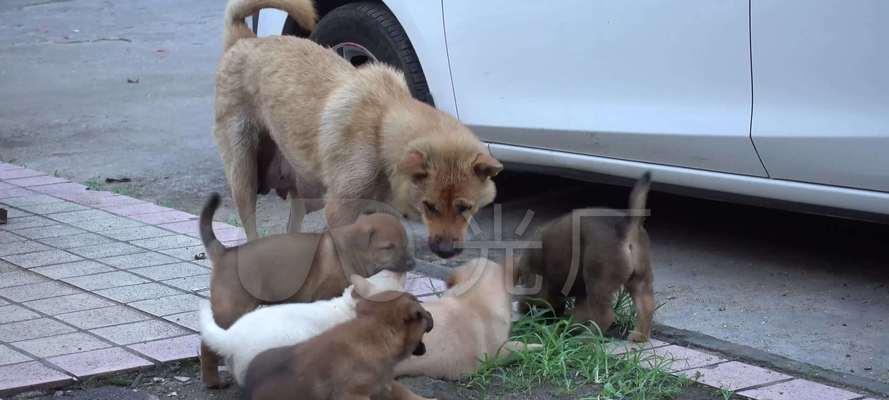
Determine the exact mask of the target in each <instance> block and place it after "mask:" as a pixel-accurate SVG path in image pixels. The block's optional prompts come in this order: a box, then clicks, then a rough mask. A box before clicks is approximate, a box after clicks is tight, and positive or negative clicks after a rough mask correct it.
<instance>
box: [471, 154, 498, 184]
mask: <svg viewBox="0 0 889 400" xmlns="http://www.w3.org/2000/svg"><path fill="white" fill-rule="evenodd" d="M472 170H473V171H474V172H475V174H476V175H478V177H479V178H482V179H486V178H493V177H495V176H497V174H499V173H500V171H503V164H501V163H500V161H497V160H495V159H494V157H491V155H490V154H486V153H478V155H476V156H475V161H473V162H472Z"/></svg>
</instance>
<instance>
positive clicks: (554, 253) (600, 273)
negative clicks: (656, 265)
mask: <svg viewBox="0 0 889 400" xmlns="http://www.w3.org/2000/svg"><path fill="white" fill-rule="evenodd" d="M650 186H651V174H650V173H648V172H646V173H645V174H644V175H642V177H641V178H640V179H639V180H638V181H637V182H636V185H635V186H633V190H632V192H631V193H630V211H629V212H625V211H619V210H612V209H607V208H590V209H583V210H574V211H573V212H572V213H571V214H568V215H566V216H564V217H561V218H559V219H557V220H555V221H554V222H551V223H549V224H547V225H546V226H544V227H542V228H541V229H540V230H539V231H538V234H539V236H540V240H541V241H542V242H543V248H542V249H532V250H529V251H528V253H527V254H526V255H525V256H524V257H522V259H521V261H520V262H519V271H521V272H522V274H523V275H524V276H525V277H528V276H530V274H537V275H538V276H541V277H542V278H543V279H542V289H541V293H540V294H541V297H543V298H544V299H545V300H547V301H548V302H549V303H550V304H551V305H552V306H553V308H555V310H556V312H557V313H562V312H563V311H564V304H565V298H566V296H573V297H574V298H575V302H574V309H573V311H572V315H573V316H574V319H576V320H578V321H594V322H596V325H598V326H599V329H601V330H603V331H605V330H607V329H608V328H609V327H610V326H611V324H612V323H613V322H614V310H613V308H612V302H613V300H614V295H615V293H616V292H617V291H618V290H619V289H620V287H621V286H624V287H626V288H627V290H629V292H630V296H632V298H633V303H634V304H635V306H636V327H635V329H634V331H633V332H631V333H630V336H629V339H630V340H632V341H634V342H644V341H647V340H648V338H649V337H650V336H651V319H652V316H653V315H654V310H655V304H654V289H653V281H654V276H653V274H652V271H651V259H650V256H649V254H650V250H649V247H650V245H649V240H648V233H647V232H646V231H645V227H644V226H642V223H643V222H644V221H645V216H644V215H643V212H644V211H645V201H646V198H647V197H648V189H649V187H650ZM575 246H576V247H575ZM578 253H579V254H578ZM572 266H576V268H577V269H576V270H574V271H572ZM566 283H567V285H566ZM566 287H567V288H568V293H565V289H566Z"/></svg>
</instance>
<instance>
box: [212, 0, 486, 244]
mask: <svg viewBox="0 0 889 400" xmlns="http://www.w3.org/2000/svg"><path fill="white" fill-rule="evenodd" d="M265 7H272V8H278V9H281V10H284V11H287V12H288V13H289V14H290V16H291V17H293V18H294V19H295V20H296V21H298V22H299V24H300V26H301V27H302V28H304V29H306V30H308V31H311V30H312V28H314V24H315V18H316V16H315V11H314V9H313V7H312V2H311V0H230V2H229V3H228V8H227V10H226V17H225V18H226V19H225V48H226V51H225V54H224V55H223V57H222V60H221V61H220V64H219V68H218V71H217V81H216V121H215V128H214V134H215V137H216V143H217V144H218V146H219V149H220V151H221V153H222V159H223V161H224V163H225V170H226V175H227V177H228V181H229V184H230V185H231V188H232V196H233V198H234V201H235V204H236V205H237V208H238V214H239V215H240V217H241V220H242V222H243V224H244V229H245V230H246V232H247V237H248V238H249V239H251V240H252V239H255V238H256V237H257V233H256V218H255V212H256V196H257V192H263V191H264V192H267V191H269V190H271V189H275V190H277V191H278V193H285V194H289V195H290V196H291V198H292V199H296V198H298V197H301V198H311V197H318V196H320V195H321V194H322V193H324V206H325V208H326V209H325V213H326V216H327V223H328V224H329V225H330V226H333V227H335V226H340V225H344V224H349V223H351V222H352V221H354V219H355V218H356V217H357V216H358V214H359V213H360V211H361V209H362V208H363V207H366V206H367V204H366V203H368V202H383V203H386V204H388V205H391V206H393V207H395V208H396V209H398V211H399V212H400V213H402V214H403V215H406V216H409V217H412V218H417V217H421V216H422V219H423V221H424V222H425V224H426V227H427V229H428V231H429V247H430V249H431V250H432V251H433V252H435V253H436V254H437V255H439V256H441V257H451V256H454V255H455V254H457V253H459V252H460V246H458V244H459V242H460V241H462V240H463V237H464V235H465V234H466V228H467V226H468V220H469V218H471V217H472V215H474V214H475V213H476V212H477V211H478V209H479V208H481V207H484V206H485V205H487V204H489V203H491V202H492V201H493V200H494V196H495V194H496V189H495V186H494V183H493V181H492V180H491V177H493V176H495V175H497V173H499V172H500V170H502V169H503V166H502V165H501V164H500V162H498V161H497V160H495V159H494V158H493V157H491V155H490V153H489V152H488V149H487V147H486V146H485V144H483V143H482V142H481V141H479V139H478V138H477V137H476V136H475V135H474V134H473V133H472V132H471V131H470V130H469V129H468V128H466V127H465V126H464V125H462V124H461V123H460V122H459V121H458V120H457V119H456V118H454V117H452V116H450V115H447V114H445V113H443V112H441V111H439V110H437V109H435V108H433V107H431V106H429V105H427V104H425V103H422V102H420V101H418V100H416V99H414V98H413V97H411V94H410V91H409V90H408V86H407V83H406V81H405V78H404V74H402V73H401V72H400V71H397V70H395V69H394V68H392V67H390V66H387V65H385V64H382V63H372V64H366V65H364V66H361V67H359V68H355V67H353V66H352V65H351V64H350V63H348V62H347V61H345V60H343V59H342V58H340V57H339V56H338V55H337V54H335V53H334V52H333V51H330V50H329V49H325V48H323V47H321V46H319V45H317V44H315V43H314V42H312V41H309V40H306V39H301V38H296V37H274V38H259V39H257V38H255V36H254V34H253V33H252V32H251V31H250V29H248V28H247V26H246V25H245V23H244V18H245V17H246V16H248V15H251V14H253V13H254V12H256V11H257V10H259V9H260V8H265ZM291 202H292V203H291V204H292V210H293V211H292V213H291V229H294V228H296V227H298V226H299V224H300V223H301V222H300V221H301V219H302V215H303V213H304V211H305V208H303V206H302V205H301V202H300V201H297V200H291ZM309 208H310V209H311V206H310V207H309ZM294 219H296V221H294Z"/></svg>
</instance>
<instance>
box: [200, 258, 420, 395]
mask: <svg viewBox="0 0 889 400" xmlns="http://www.w3.org/2000/svg"><path fill="white" fill-rule="evenodd" d="M350 279H351V281H352V286H349V287H348V288H346V290H345V291H344V292H343V294H342V296H340V297H336V298H333V299H330V300H319V301H316V302H314V303H292V304H280V305H274V306H268V307H262V308H259V309H257V310H255V311H252V312H249V313H247V314H245V315H244V316H243V317H241V318H240V319H238V321H237V322H235V323H234V324H233V325H232V326H231V327H230V328H228V329H227V330H226V329H223V328H222V327H220V326H219V325H217V324H216V322H215V321H214V319H213V312H212V310H211V309H210V307H209V304H206V303H205V304H203V305H202V307H201V314H200V317H201V321H200V322H201V340H202V343H204V344H205V345H206V346H207V347H209V348H210V349H211V350H212V351H214V352H215V353H216V354H219V355H221V356H222V357H224V358H225V359H226V365H228V366H229V369H230V371H231V373H232V375H233V376H234V377H235V381H236V382H237V383H238V384H239V385H242V384H243V383H244V375H245V374H246V371H247V366H248V365H250V360H252V359H253V358H254V357H256V355H257V354H259V353H262V352H263V351H265V350H268V349H273V348H275V347H280V346H289V345H294V344H297V343H300V342H303V341H305V340H308V339H310V338H312V337H314V336H315V335H317V334H319V333H321V332H324V331H325V330H327V329H330V328H331V327H332V326H334V325H337V324H339V323H342V322H345V321H348V320H351V319H353V318H355V315H356V314H355V306H356V304H357V302H358V300H359V297H363V298H366V297H369V296H373V295H375V294H378V293H381V292H385V291H391V290H402V289H403V288H404V280H405V274H404V273H400V272H392V271H380V272H378V273H377V274H376V275H374V276H372V277H370V279H365V278H362V277H360V276H358V275H352V277H351V278H350Z"/></svg>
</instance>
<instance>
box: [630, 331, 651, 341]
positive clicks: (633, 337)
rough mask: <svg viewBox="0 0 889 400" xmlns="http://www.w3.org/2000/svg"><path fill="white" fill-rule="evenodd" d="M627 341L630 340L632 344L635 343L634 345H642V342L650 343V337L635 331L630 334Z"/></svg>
mask: <svg viewBox="0 0 889 400" xmlns="http://www.w3.org/2000/svg"><path fill="white" fill-rule="evenodd" d="M627 339H629V340H630V341H631V342H634V343H642V342H647V341H648V335H644V334H642V333H640V332H636V331H633V332H630V336H628V337H627Z"/></svg>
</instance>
